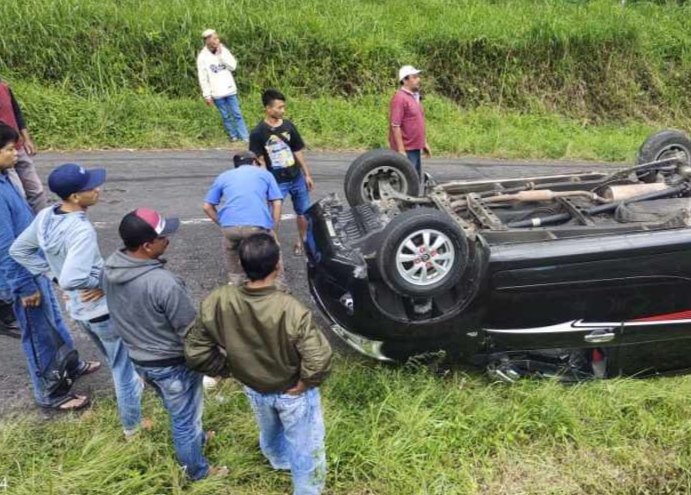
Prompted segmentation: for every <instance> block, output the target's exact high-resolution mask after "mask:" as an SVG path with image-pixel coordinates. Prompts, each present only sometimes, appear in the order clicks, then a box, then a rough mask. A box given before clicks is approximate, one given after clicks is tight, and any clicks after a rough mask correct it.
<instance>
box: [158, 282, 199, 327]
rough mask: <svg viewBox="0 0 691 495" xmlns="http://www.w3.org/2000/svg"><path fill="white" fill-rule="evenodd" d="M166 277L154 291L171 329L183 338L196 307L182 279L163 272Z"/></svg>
mask: <svg viewBox="0 0 691 495" xmlns="http://www.w3.org/2000/svg"><path fill="white" fill-rule="evenodd" d="M164 276H165V277H166V278H165V279H161V280H160V282H159V284H157V287H156V291H157V295H158V298H159V301H160V302H159V304H160V307H161V310H162V311H163V313H164V314H165V315H166V318H167V319H168V323H170V326H171V327H172V329H173V331H174V332H175V333H177V334H178V335H179V336H180V337H181V338H185V335H187V332H189V330H190V329H191V328H192V325H193V324H194V320H195V319H196V317H197V309H196V308H195V307H194V303H193V302H192V298H191V297H190V294H189V292H188V291H187V288H186V287H185V286H184V284H183V283H182V280H179V279H177V277H175V276H174V275H173V274H171V273H169V272H165V275H164Z"/></svg>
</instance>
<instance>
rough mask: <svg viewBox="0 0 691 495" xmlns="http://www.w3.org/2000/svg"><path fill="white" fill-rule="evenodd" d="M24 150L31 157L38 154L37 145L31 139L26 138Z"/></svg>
mask: <svg viewBox="0 0 691 495" xmlns="http://www.w3.org/2000/svg"><path fill="white" fill-rule="evenodd" d="M24 150H26V153H27V154H28V155H29V156H34V155H35V154H36V145H35V144H34V142H33V140H32V139H31V138H30V137H25V138H24Z"/></svg>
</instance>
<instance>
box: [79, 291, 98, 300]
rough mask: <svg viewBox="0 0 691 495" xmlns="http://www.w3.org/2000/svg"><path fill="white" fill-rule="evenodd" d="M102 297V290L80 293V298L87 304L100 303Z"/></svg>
mask: <svg viewBox="0 0 691 495" xmlns="http://www.w3.org/2000/svg"><path fill="white" fill-rule="evenodd" d="M102 297H103V291H102V290H101V289H84V290H80V291H79V298H80V299H81V300H82V302H85V303H86V302H94V301H98V300H99V299H101V298H102Z"/></svg>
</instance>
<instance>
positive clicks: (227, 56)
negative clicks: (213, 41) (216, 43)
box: [221, 45, 238, 72]
mask: <svg viewBox="0 0 691 495" xmlns="http://www.w3.org/2000/svg"><path fill="white" fill-rule="evenodd" d="M221 61H222V62H223V64H224V65H225V66H226V67H228V69H229V70H230V71H231V72H233V71H234V70H235V69H237V67H238V61H237V60H235V57H233V54H232V53H230V50H228V49H227V48H226V47H225V46H223V45H221Z"/></svg>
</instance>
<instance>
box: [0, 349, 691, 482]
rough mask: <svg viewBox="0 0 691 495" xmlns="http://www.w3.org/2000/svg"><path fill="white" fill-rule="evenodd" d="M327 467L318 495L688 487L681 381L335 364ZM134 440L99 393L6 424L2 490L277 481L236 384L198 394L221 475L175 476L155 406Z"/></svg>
mask: <svg viewBox="0 0 691 495" xmlns="http://www.w3.org/2000/svg"><path fill="white" fill-rule="evenodd" d="M322 394H323V402H324V410H325V417H326V423H327V456H328V462H329V466H330V468H329V469H330V470H329V477H328V482H327V484H328V489H327V492H326V493H327V494H344V495H345V494H348V495H352V494H363V495H364V494H382V495H386V494H395V495H400V494H406V495H407V494H440V495H442V494H443V495H453V494H474V493H483V494H484V493H490V494H529V493H530V494H533V493H534V494H544V493H558V494H594V493H607V494H637V493H640V494H643V493H650V494H652V493H654V494H662V493H670V494H671V493H688V492H689V491H691V476H690V475H689V470H688V466H689V461H691V457H690V454H691V451H690V450H689V445H691V427H690V425H689V422H688V410H689V407H690V406H691V399H689V397H691V379H689V377H679V378H662V379H655V380H645V381H636V380H615V381H606V382H594V383H588V384H583V385H578V386H564V385H560V384H558V383H553V382H548V381H544V382H524V383H519V384H517V385H512V386H506V385H503V384H493V383H490V382H488V381H487V380H486V379H485V378H484V377H482V376H479V375H474V374H471V375H468V374H466V373H463V372H461V371H455V372H452V373H449V374H447V375H445V376H436V375H433V374H431V373H430V372H428V371H426V370H425V369H409V368H389V367H384V366H376V365H371V364H369V363H367V364H364V363H360V362H355V361H340V362H339V363H338V366H337V367H336V370H335V372H334V374H333V376H332V377H331V378H330V380H329V382H328V384H327V385H326V386H325V387H324V388H323V390H322ZM146 409H147V413H149V414H151V415H153V417H154V419H155V421H156V423H157V426H156V427H155V429H154V431H153V432H151V433H147V434H145V435H144V436H143V437H142V438H140V439H139V440H138V441H137V442H136V443H132V444H128V443H125V442H124V441H122V440H121V439H120V431H119V427H118V422H117V418H116V410H115V407H114V404H113V403H112V401H111V400H110V399H108V400H102V401H100V402H99V403H98V404H97V406H96V407H95V409H94V410H92V411H89V412H88V413H86V414H85V415H82V416H81V417H66V418H64V419H59V420H56V421H52V422H43V423H40V422H36V421H35V420H31V419H21V420H17V421H5V422H4V423H3V424H2V425H1V429H0V480H2V478H3V477H6V479H7V481H8V484H9V486H10V491H9V493H13V494H17V495H36V494H38V493H41V494H80V495H82V494H84V495H87V494H108V495H111V494H116V493H117V494H120V495H130V494H131V495H149V494H151V495H153V494H161V493H170V494H179V493H193V494H231V493H232V494H257V495H259V494H261V495H272V494H280V493H285V492H287V491H288V490H289V487H290V480H289V477H288V476H287V475H286V474H281V473H275V472H273V471H271V469H270V468H269V466H268V464H267V463H266V462H265V461H264V460H263V458H262V456H261V454H260V453H259V451H258V447H257V431H256V427H255V425H254V421H253V417H252V414H251V411H250V409H249V407H248V404H247V402H246V400H245V398H244V396H243V394H242V392H241V391H240V389H239V387H238V386H237V385H236V384H234V383H232V382H228V383H224V384H223V385H222V387H221V389H220V390H219V391H214V392H213V393H211V394H209V395H208V396H207V398H206V411H205V426H206V427H207V428H212V429H214V430H216V431H217V434H218V436H217V439H216V440H215V441H214V443H213V444H212V445H211V446H210V449H209V452H208V455H209V457H210V459H211V461H212V462H214V463H220V464H227V465H228V466H229V468H230V469H231V475H230V477H229V478H228V479H226V480H223V481H214V480H207V481H202V482H200V483H197V484H194V485H191V486H190V485H185V482H184V480H183V478H182V476H181V473H180V471H179V470H178V468H177V467H176V464H175V460H174V457H173V453H172V448H171V445H170V438H169V433H168V424H167V418H166V416H165V413H164V412H163V410H162V409H161V407H160V406H159V405H158V403H157V401H156V400H154V397H153V396H149V397H148V399H147V402H146Z"/></svg>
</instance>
